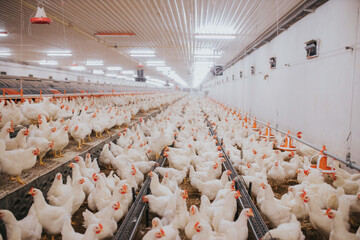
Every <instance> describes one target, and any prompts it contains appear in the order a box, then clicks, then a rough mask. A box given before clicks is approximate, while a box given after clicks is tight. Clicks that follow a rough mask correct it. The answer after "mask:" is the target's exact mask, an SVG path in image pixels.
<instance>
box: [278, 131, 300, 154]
mask: <svg viewBox="0 0 360 240" xmlns="http://www.w3.org/2000/svg"><path fill="white" fill-rule="evenodd" d="M289 134H290V131H288V133H287V134H286V135H285V137H283V138H282V139H281V140H280V145H279V146H277V148H278V149H280V150H284V151H296V150H297V147H295V146H293V139H292V138H291V137H289ZM281 143H284V144H283V145H281Z"/></svg>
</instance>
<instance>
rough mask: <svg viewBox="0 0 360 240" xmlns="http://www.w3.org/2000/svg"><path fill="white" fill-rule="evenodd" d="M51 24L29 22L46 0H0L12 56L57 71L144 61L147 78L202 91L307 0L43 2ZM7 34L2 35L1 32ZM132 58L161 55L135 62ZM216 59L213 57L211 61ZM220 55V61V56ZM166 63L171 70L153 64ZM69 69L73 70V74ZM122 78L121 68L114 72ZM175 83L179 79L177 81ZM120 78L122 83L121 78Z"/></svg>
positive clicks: (0, 20)
mask: <svg viewBox="0 0 360 240" xmlns="http://www.w3.org/2000/svg"><path fill="white" fill-rule="evenodd" d="M40 2H43V5H44V7H45V11H46V14H47V16H48V17H50V18H52V20H53V21H52V23H51V24H50V25H35V24H30V18H31V17H33V16H34V14H35V11H36V7H37V6H38V4H39V1H36V0H8V1H1V2H0V29H2V30H3V31H6V32H8V33H9V34H8V36H6V37H0V52H1V51H10V52H11V56H7V57H6V58H7V59H10V60H12V61H24V62H28V63H32V64H39V61H42V60H55V61H57V62H58V65H57V66H55V67H56V68H62V69H67V70H69V67H70V66H71V65H73V64H77V65H84V66H85V61H87V60H102V61H103V63H104V65H103V66H85V67H86V70H84V72H88V73H89V72H91V71H92V70H93V69H99V70H103V71H104V72H105V73H108V72H109V71H108V70H107V68H106V67H108V66H121V67H122V68H123V70H136V68H137V65H138V64H139V63H140V62H141V63H143V64H144V65H145V75H146V76H148V77H149V76H150V77H152V78H156V79H160V80H170V82H171V81H172V82H174V83H175V84H178V83H180V82H182V81H184V82H183V83H184V84H185V85H188V86H197V85H199V83H200V82H201V81H202V80H203V78H204V77H205V76H206V74H207V73H208V72H209V69H208V68H209V66H211V65H214V64H216V65H225V64H226V63H228V62H230V61H231V60H232V59H233V58H234V57H235V56H236V55H237V54H238V53H239V52H240V51H241V50H243V49H244V48H245V47H246V46H248V45H249V44H250V43H251V42H252V41H254V40H255V39H256V38H257V37H258V36H260V35H261V34H262V33H263V32H264V31H265V30H266V29H268V28H269V27H271V26H273V25H274V24H276V22H277V21H278V20H279V19H281V18H282V17H284V16H285V15H287V14H289V13H290V12H291V11H292V10H293V9H295V8H296V7H298V6H299V5H300V4H302V3H303V2H304V0H102V1H100V0H77V1H74V0H44V1H40ZM0 32H1V30H0ZM95 33H132V34H135V35H133V36H122V37H99V36H96V35H95ZM202 34H227V35H228V36H233V37H235V38H234V39H207V38H204V39H199V38H197V37H198V36H199V35H202ZM51 50H71V52H72V56H69V57H58V56H57V57H49V56H47V52H48V51H51ZM131 53H142V54H153V55H155V57H132V56H130V55H129V54H131ZM202 55H203V56H202ZM209 55H210V56H209ZM214 55H215V57H214ZM147 61H164V64H165V66H167V67H170V68H171V70H170V72H169V71H168V70H167V71H166V72H159V71H157V70H156V67H150V66H146V62H147ZM69 71H70V70H69ZM112 73H115V74H118V75H119V76H121V75H122V73H121V71H118V72H112ZM174 80H175V81H174ZM114 81H116V79H114Z"/></svg>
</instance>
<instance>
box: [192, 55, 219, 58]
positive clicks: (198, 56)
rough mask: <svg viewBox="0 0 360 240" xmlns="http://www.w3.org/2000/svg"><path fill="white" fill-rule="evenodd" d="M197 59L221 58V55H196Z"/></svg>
mask: <svg viewBox="0 0 360 240" xmlns="http://www.w3.org/2000/svg"><path fill="white" fill-rule="evenodd" d="M195 57H196V58H220V57H221V56H219V55H195Z"/></svg>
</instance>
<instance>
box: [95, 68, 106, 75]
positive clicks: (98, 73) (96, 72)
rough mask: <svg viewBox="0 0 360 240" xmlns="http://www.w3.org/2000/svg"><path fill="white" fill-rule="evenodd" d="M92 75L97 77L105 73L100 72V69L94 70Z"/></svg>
mask: <svg viewBox="0 0 360 240" xmlns="http://www.w3.org/2000/svg"><path fill="white" fill-rule="evenodd" d="M92 73H93V74H96V75H101V74H104V71H103V70H100V69H94V70H92Z"/></svg>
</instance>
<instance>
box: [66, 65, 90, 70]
mask: <svg viewBox="0 0 360 240" xmlns="http://www.w3.org/2000/svg"><path fill="white" fill-rule="evenodd" d="M70 69H71V70H74V71H84V70H86V68H85V67H84V66H77V65H76V66H71V67H70Z"/></svg>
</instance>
